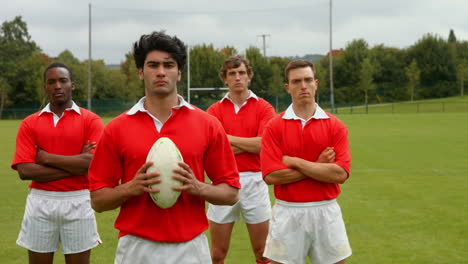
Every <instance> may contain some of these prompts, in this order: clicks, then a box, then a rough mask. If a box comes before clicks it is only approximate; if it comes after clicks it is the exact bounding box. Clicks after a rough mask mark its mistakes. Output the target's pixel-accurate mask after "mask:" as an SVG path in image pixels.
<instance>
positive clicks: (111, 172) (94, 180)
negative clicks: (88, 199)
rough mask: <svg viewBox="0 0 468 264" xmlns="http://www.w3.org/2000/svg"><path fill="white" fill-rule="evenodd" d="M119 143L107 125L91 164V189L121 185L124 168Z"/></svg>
mask: <svg viewBox="0 0 468 264" xmlns="http://www.w3.org/2000/svg"><path fill="white" fill-rule="evenodd" d="M117 145H118V142H116V140H115V139H114V138H113V136H112V132H111V131H110V129H109V127H106V128H105V129H104V132H103V133H102V136H101V138H100V140H99V143H98V146H97V147H96V152H95V153H94V156H93V160H92V161H91V165H90V166H89V170H88V178H89V190H90V191H95V190H98V189H101V188H104V187H110V188H113V187H115V186H117V185H119V182H120V180H121V178H122V171H123V169H122V164H121V161H120V155H119V152H118V149H117Z"/></svg>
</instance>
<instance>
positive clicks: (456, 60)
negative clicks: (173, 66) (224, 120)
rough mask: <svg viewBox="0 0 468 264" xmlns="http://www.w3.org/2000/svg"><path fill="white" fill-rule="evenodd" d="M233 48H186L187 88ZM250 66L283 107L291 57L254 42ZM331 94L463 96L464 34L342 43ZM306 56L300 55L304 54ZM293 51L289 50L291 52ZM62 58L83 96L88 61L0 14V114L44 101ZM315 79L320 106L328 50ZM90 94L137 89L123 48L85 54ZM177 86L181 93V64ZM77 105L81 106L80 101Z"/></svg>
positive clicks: (213, 81)
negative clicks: (112, 59) (47, 50)
mask: <svg viewBox="0 0 468 264" xmlns="http://www.w3.org/2000/svg"><path fill="white" fill-rule="evenodd" d="M235 54H239V51H238V50H236V49H235V48H234V47H232V46H226V47H224V48H221V49H217V48H215V47H213V45H212V44H200V45H196V46H192V47H190V87H210V88H220V87H223V82H222V81H221V80H220V79H219V77H218V72H219V68H220V66H221V64H222V63H223V61H224V59H225V58H226V57H227V56H230V55H235ZM242 54H243V55H244V56H246V57H247V58H248V59H249V61H250V63H251V64H252V67H253V70H254V77H253V79H252V83H251V86H250V88H251V89H252V90H253V91H254V92H255V93H256V94H257V95H259V96H261V97H264V98H267V99H268V100H269V101H270V103H272V104H273V105H274V106H276V107H277V109H284V107H286V106H287V105H288V104H289V98H288V96H287V94H286V92H285V89H284V83H285V79H284V76H283V69H284V68H285V66H286V64H287V63H288V62H289V61H290V60H291V59H293V58H292V57H265V56H263V54H262V53H261V52H260V50H259V49H258V48H256V47H249V48H247V49H246V50H245V51H244V52H243V53H242ZM332 55H333V83H334V97H335V102H336V104H337V105H345V104H363V103H365V104H367V103H384V102H396V101H412V100H419V99H426V98H441V97H448V96H455V95H463V93H464V85H465V80H466V79H468V41H462V40H457V38H456V36H455V33H454V32H453V30H450V32H449V35H448V37H447V38H446V39H445V38H443V37H441V36H438V35H435V34H431V33H428V34H426V35H424V36H422V38H420V39H419V40H418V41H417V42H416V43H414V44H413V45H411V46H410V47H408V48H404V49H399V48H393V47H387V46H385V45H384V44H381V45H376V46H373V47H369V44H368V43H367V42H366V41H365V40H364V39H355V40H352V41H350V42H349V43H347V45H346V47H345V48H344V49H339V50H334V51H333V53H332ZM311 57H313V56H310V55H307V56H305V57H303V58H304V59H309V58H311ZM295 58H297V57H295ZM55 61H59V62H62V63H65V64H67V65H68V66H69V67H70V68H71V70H72V71H73V73H74V81H75V85H76V88H77V89H75V91H74V95H73V96H74V100H76V101H79V102H86V99H87V96H88V94H87V80H88V70H87V69H88V61H87V60H83V61H80V60H79V59H77V58H76V57H75V56H74V55H73V54H72V53H71V52H70V51H69V50H66V49H65V50H64V51H63V52H61V53H60V54H59V55H58V56H57V57H50V56H48V55H47V54H44V53H43V52H42V51H41V48H40V47H39V46H38V45H37V44H36V43H35V42H34V41H33V40H32V39H31V36H30V35H29V33H28V29H27V24H26V23H25V22H24V21H23V20H22V18H21V17H20V16H17V17H15V18H14V19H13V20H12V21H5V22H3V23H2V25H1V28H0V118H1V115H2V112H3V110H4V109H8V108H15V107H16V108H18V107H33V108H34V107H36V108H39V107H40V106H42V105H44V104H45V102H46V98H45V95H44V92H43V76H42V74H43V71H44V69H45V68H46V67H47V65H49V64H50V63H52V62H55ZM314 64H315V67H316V76H317V79H318V80H319V90H318V98H317V100H318V101H319V102H320V104H323V105H327V104H328V103H329V99H330V90H329V82H330V71H329V58H328V54H327V55H325V56H323V57H322V58H321V59H320V60H318V61H314ZM91 71H92V81H93V84H92V99H93V100H94V101H99V100H105V99H128V100H130V101H136V100H137V99H138V98H140V97H141V96H143V94H144V90H143V85H142V82H141V81H140V80H139V79H138V75H137V69H136V68H135V64H134V61H133V57H132V54H131V52H128V53H127V54H125V60H124V61H123V62H122V63H121V64H120V65H119V67H107V66H106V64H105V62H104V61H103V60H92V62H91ZM184 71H185V72H184V73H183V75H182V81H181V82H180V84H179V85H178V88H179V93H180V94H182V95H183V96H186V95H187V76H188V75H187V69H185V70H184ZM220 97H221V95H220V93H219V92H217V91H211V92H196V93H195V92H194V93H192V94H191V99H192V100H191V101H192V102H193V103H194V104H196V105H200V106H202V108H203V107H206V106H208V105H209V104H211V103H213V102H214V101H215V100H218V99H219V98H220ZM83 106H85V105H83Z"/></svg>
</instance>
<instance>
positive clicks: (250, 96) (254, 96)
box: [220, 90, 258, 114]
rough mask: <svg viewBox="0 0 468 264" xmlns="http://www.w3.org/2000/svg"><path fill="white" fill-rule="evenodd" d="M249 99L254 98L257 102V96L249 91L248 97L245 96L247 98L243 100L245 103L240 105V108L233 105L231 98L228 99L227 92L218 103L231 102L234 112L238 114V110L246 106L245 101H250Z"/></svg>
mask: <svg viewBox="0 0 468 264" xmlns="http://www.w3.org/2000/svg"><path fill="white" fill-rule="evenodd" d="M250 98H254V99H255V100H257V101H258V96H257V95H256V94H255V93H254V92H253V91H251V90H249V96H247V98H246V99H245V102H244V103H243V104H242V105H241V106H238V105H237V104H236V103H234V101H232V100H231V98H230V97H229V92H227V93H226V95H224V97H223V98H221V100H220V102H223V101H224V100H226V99H227V100H229V101H231V102H232V104H233V105H234V112H236V114H237V113H239V110H240V109H241V108H242V107H243V106H244V105H246V104H247V101H248V100H249V99H250Z"/></svg>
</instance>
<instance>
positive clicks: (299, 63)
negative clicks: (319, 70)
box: [284, 60, 315, 83]
mask: <svg viewBox="0 0 468 264" xmlns="http://www.w3.org/2000/svg"><path fill="white" fill-rule="evenodd" d="M306 67H310V68H311V69H312V72H313V73H314V74H315V68H314V64H312V63H311V62H309V61H306V60H293V61H291V62H289V63H288V65H287V66H286V68H285V69H284V77H285V79H286V82H288V83H289V76H288V75H289V72H290V71H291V70H294V69H299V68H306Z"/></svg>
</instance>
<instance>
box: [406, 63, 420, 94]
mask: <svg viewBox="0 0 468 264" xmlns="http://www.w3.org/2000/svg"><path fill="white" fill-rule="evenodd" d="M405 70H406V77H407V78H408V93H409V94H410V99H411V102H413V100H414V93H415V90H416V87H417V86H418V85H419V82H420V80H421V71H419V68H418V63H417V62H416V60H414V59H413V61H411V64H410V65H409V66H408V67H406V69H405Z"/></svg>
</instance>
